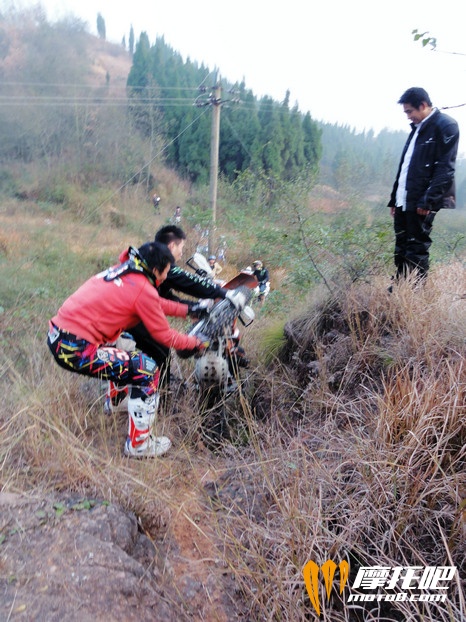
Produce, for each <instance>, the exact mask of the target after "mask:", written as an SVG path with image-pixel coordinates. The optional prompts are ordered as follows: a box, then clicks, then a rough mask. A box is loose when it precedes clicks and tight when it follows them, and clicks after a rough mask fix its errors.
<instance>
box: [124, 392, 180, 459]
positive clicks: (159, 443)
mask: <svg viewBox="0 0 466 622" xmlns="http://www.w3.org/2000/svg"><path fill="white" fill-rule="evenodd" d="M158 404H159V394H158V393H155V394H154V395H150V396H148V397H145V398H142V397H137V398H133V397H130V398H129V399H128V416H129V421H128V438H127V439H126V443H125V448H124V453H125V455H126V456H130V457H135V458H139V457H141V458H145V457H150V458H152V457H155V456H161V455H162V454H164V453H166V452H167V451H168V450H169V449H170V447H171V441H170V439H169V438H167V437H166V436H153V435H152V433H151V428H152V426H153V425H154V423H155V418H156V413H157V407H158Z"/></svg>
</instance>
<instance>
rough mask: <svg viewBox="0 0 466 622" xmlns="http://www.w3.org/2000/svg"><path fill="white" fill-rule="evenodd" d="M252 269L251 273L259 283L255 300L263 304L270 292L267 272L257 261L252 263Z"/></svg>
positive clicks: (260, 262)
mask: <svg viewBox="0 0 466 622" xmlns="http://www.w3.org/2000/svg"><path fill="white" fill-rule="evenodd" d="M252 267H253V272H252V273H253V275H254V276H255V277H256V279H257V281H258V283H259V285H258V295H257V298H258V300H259V302H264V299H265V297H266V296H267V294H268V293H269V291H270V278H269V271H268V270H267V268H265V267H264V264H263V263H262V261H260V260H259V259H257V260H256V261H254V262H253V264H252Z"/></svg>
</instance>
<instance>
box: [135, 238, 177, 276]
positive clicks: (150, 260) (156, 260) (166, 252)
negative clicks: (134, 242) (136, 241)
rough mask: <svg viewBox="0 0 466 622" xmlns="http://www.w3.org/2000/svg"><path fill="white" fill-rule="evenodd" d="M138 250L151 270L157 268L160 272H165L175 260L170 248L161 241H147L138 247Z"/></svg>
mask: <svg viewBox="0 0 466 622" xmlns="http://www.w3.org/2000/svg"><path fill="white" fill-rule="evenodd" d="M138 251H139V254H140V255H141V257H142V258H143V259H144V261H145V262H146V264H147V267H148V268H149V270H153V269H154V268H156V269H157V270H158V271H159V272H163V271H164V270H165V268H166V267H167V266H168V265H171V264H172V263H174V262H175V258H174V257H173V255H172V254H171V252H170V249H169V248H168V247H167V246H166V245H165V244H161V243H160V242H146V243H145V244H143V245H142V246H140V247H139V248H138Z"/></svg>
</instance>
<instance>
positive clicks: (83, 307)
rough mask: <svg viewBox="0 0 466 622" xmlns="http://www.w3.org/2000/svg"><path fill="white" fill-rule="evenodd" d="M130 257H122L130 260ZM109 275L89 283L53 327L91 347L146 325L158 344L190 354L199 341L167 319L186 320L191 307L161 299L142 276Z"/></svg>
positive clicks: (70, 300) (65, 305) (62, 310)
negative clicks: (109, 277) (170, 323)
mask: <svg viewBox="0 0 466 622" xmlns="http://www.w3.org/2000/svg"><path fill="white" fill-rule="evenodd" d="M127 258H128V257H127V253H123V254H122V255H121V257H120V259H121V260H122V261H125V260H126V259H127ZM106 274H107V271H105V272H102V273H100V274H97V275H95V276H93V277H91V278H90V279H89V280H87V281H86V282H85V283H84V284H83V285H81V287H79V289H77V290H76V291H75V292H74V294H72V295H71V296H70V297H69V298H68V299H67V300H65V302H64V303H63V305H62V306H61V307H60V309H59V310H58V312H57V314H56V315H55V316H54V317H53V318H52V322H53V324H55V326H57V327H58V328H60V329H62V330H65V331H67V332H69V333H72V334H73V335H76V336H77V337H81V338H82V339H85V340H86V341H89V342H90V343H93V344H96V345H102V344H106V343H113V342H115V341H116V339H117V338H118V337H119V335H120V334H121V333H122V332H123V331H125V330H128V331H130V329H131V328H132V327H133V326H135V325H136V324H139V322H143V323H144V326H145V327H146V328H147V330H148V331H149V332H150V334H151V335H152V337H153V339H154V340H155V341H157V342H158V343H160V344H162V345H164V346H166V347H168V348H175V349H176V350H190V349H193V348H195V347H196V346H197V345H198V339H197V338H196V337H192V336H189V335H184V334H183V333H179V332H178V331H176V330H174V329H173V328H171V326H170V325H169V323H168V320H167V318H166V316H167V315H170V316H173V317H182V318H185V317H186V316H187V313H188V306H187V305H185V304H182V303H178V302H174V301H172V300H166V299H164V298H161V297H160V296H159V294H158V292H157V290H156V288H155V287H154V286H153V285H152V283H151V282H150V281H149V279H148V278H147V277H146V276H144V274H142V273H128V274H124V275H123V276H121V277H118V278H116V279H114V280H110V281H106V280H104V277H105V276H106Z"/></svg>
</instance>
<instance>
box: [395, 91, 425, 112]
mask: <svg viewBox="0 0 466 622" xmlns="http://www.w3.org/2000/svg"><path fill="white" fill-rule="evenodd" d="M398 103H399V104H411V106H413V108H416V110H419V108H420V107H421V104H427V105H428V106H432V102H431V101H430V97H429V94H428V93H427V91H426V90H425V89H422V88H421V87H420V86H412V87H411V88H410V89H408V90H407V91H405V92H404V93H403V95H402V96H401V97H400V99H399V100H398Z"/></svg>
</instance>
